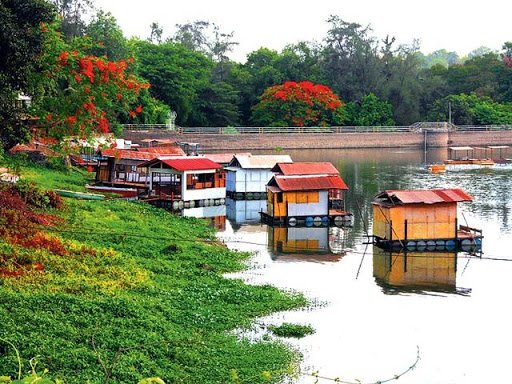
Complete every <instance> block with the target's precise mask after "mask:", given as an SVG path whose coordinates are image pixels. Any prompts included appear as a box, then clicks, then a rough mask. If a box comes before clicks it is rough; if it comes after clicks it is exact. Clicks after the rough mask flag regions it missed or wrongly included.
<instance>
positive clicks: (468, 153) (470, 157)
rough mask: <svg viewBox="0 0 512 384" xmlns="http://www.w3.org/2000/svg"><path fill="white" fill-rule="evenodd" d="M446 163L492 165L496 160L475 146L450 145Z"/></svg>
mask: <svg viewBox="0 0 512 384" xmlns="http://www.w3.org/2000/svg"><path fill="white" fill-rule="evenodd" d="M444 163H445V164H446V165H450V166H452V165H471V166H491V165H494V161H493V160H492V159H491V158H488V157H487V156H486V153H485V152H482V150H481V148H474V147H449V148H448V159H447V160H445V161H444Z"/></svg>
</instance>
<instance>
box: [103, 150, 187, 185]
mask: <svg viewBox="0 0 512 384" xmlns="http://www.w3.org/2000/svg"><path fill="white" fill-rule="evenodd" d="M184 154H185V153H184V152H183V150H182V149H181V148H180V147H178V146H176V145H169V146H164V147H149V148H137V149H117V148H113V149H112V148H109V149H103V150H102V151H101V156H100V157H99V159H98V165H97V167H96V178H95V181H96V183H100V184H104V185H109V186H117V187H134V188H141V189H147V188H146V184H147V181H148V179H147V174H146V173H145V170H144V169H141V168H137V166H138V165H139V164H142V163H144V162H145V161H149V160H152V159H154V158H156V157H158V156H184Z"/></svg>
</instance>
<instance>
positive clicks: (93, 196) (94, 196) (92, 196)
mask: <svg viewBox="0 0 512 384" xmlns="http://www.w3.org/2000/svg"><path fill="white" fill-rule="evenodd" d="M54 191H55V193H57V194H58V195H60V196H63V197H71V198H74V199H83V200H104V199H105V195H100V194H98V193H87V192H77V191H68V190H66V189H55V190H54Z"/></svg>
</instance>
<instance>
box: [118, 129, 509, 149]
mask: <svg viewBox="0 0 512 384" xmlns="http://www.w3.org/2000/svg"><path fill="white" fill-rule="evenodd" d="M425 137H426V141H427V147H428V148H438V147H447V146H465V145H498V144H499V145H507V144H512V131H483V132H450V133H448V132H440V131H436V132H433V131H428V132H427V133H426V135H425V132H389V133H388V132H386V133H335V134H264V135H258V134H238V135H212V134H186V135H179V134H176V133H172V132H169V131H163V130H151V131H125V133H124V138H125V139H127V140H132V141H133V142H134V143H137V142H139V141H140V140H142V139H148V138H151V139H172V140H176V141H186V142H196V143H200V145H201V148H202V150H203V151H206V152H208V151H242V150H254V149H276V148H282V149H304V148H308V149H312V148H318V149H327V148H330V149H341V148H403V147H416V148H423V147H424V146H425Z"/></svg>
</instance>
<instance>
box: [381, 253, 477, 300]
mask: <svg viewBox="0 0 512 384" xmlns="http://www.w3.org/2000/svg"><path fill="white" fill-rule="evenodd" d="M373 276H374V278H375V281H376V282H377V284H378V285H379V286H381V287H382V291H383V292H384V293H386V294H403V293H415V294H430V295H433V294H436V293H453V294H459V295H469V294H470V293H471V288H461V287H457V253H456V252H389V251H386V250H383V249H381V248H379V247H377V246H373Z"/></svg>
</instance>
